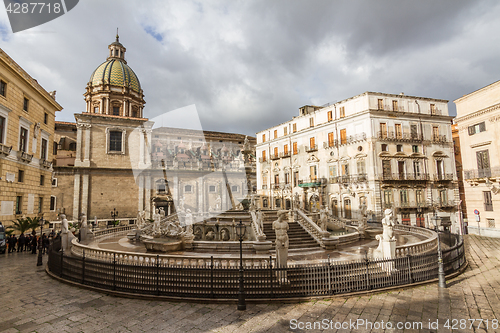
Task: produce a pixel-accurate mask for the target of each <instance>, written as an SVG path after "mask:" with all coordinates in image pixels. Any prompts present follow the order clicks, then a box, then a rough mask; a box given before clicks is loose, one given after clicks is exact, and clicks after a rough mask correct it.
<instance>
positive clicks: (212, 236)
mask: <svg viewBox="0 0 500 333" xmlns="http://www.w3.org/2000/svg"><path fill="white" fill-rule="evenodd" d="M205 239H206V240H208V241H211V240H214V239H215V232H214V231H213V230H209V231H208V232H207V234H206V235H205Z"/></svg>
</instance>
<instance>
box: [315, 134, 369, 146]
mask: <svg viewBox="0 0 500 333" xmlns="http://www.w3.org/2000/svg"><path fill="white" fill-rule="evenodd" d="M363 140H366V133H365V132H362V133H358V134H354V135H349V136H346V137H345V138H344V139H340V140H337V139H335V140H333V141H325V142H323V148H325V149H328V148H336V147H339V146H342V145H348V144H351V143H356V142H360V141H363Z"/></svg>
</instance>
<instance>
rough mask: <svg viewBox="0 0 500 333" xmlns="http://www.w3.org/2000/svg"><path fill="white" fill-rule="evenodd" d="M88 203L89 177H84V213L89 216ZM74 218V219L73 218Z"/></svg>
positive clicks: (84, 175) (86, 175) (85, 175)
mask: <svg viewBox="0 0 500 333" xmlns="http://www.w3.org/2000/svg"><path fill="white" fill-rule="evenodd" d="M88 201H89V175H88V174H83V175H82V213H85V214H87V215H88ZM73 218H74V217H73Z"/></svg>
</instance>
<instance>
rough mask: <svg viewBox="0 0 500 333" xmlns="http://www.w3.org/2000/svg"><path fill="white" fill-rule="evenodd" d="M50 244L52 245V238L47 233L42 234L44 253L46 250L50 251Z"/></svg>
mask: <svg viewBox="0 0 500 333" xmlns="http://www.w3.org/2000/svg"><path fill="white" fill-rule="evenodd" d="M49 245H50V240H49V237H47V236H46V235H45V233H44V234H43V235H42V248H43V252H42V253H43V254H45V252H47V253H49Z"/></svg>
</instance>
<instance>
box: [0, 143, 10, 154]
mask: <svg viewBox="0 0 500 333" xmlns="http://www.w3.org/2000/svg"><path fill="white" fill-rule="evenodd" d="M11 150H12V146H10V147H9V146H6V145H4V144H3V143H0V154H3V155H5V156H8V155H9V154H10V151H11Z"/></svg>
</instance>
